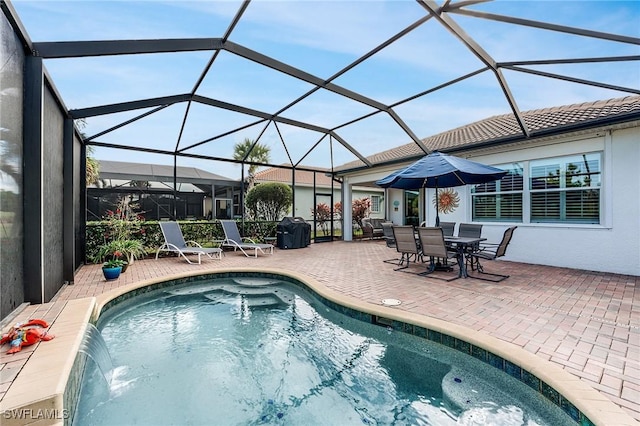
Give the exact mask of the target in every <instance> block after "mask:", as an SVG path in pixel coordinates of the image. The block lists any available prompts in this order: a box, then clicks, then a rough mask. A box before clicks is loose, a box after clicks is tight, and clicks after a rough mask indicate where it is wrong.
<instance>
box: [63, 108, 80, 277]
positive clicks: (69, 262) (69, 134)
mask: <svg viewBox="0 0 640 426" xmlns="http://www.w3.org/2000/svg"><path fill="white" fill-rule="evenodd" d="M63 126H64V127H63V133H62V137H63V162H62V174H63V181H64V185H63V189H62V191H63V192H62V216H63V218H62V277H63V279H64V280H65V281H66V282H67V283H69V284H73V281H74V279H73V276H74V272H75V253H76V248H75V240H76V238H75V232H74V230H75V226H74V223H75V214H74V213H75V209H74V206H73V198H74V196H73V195H74V194H73V189H74V187H75V185H74V179H73V170H74V168H75V167H77V165H76V164H74V163H75V162H74V158H73V157H74V156H73V119H71V118H65V119H64V125H63Z"/></svg>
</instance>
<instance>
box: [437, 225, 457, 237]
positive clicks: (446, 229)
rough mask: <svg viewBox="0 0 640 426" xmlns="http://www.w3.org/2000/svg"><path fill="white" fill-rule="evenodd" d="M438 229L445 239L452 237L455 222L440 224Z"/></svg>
mask: <svg viewBox="0 0 640 426" xmlns="http://www.w3.org/2000/svg"><path fill="white" fill-rule="evenodd" d="M440 228H442V233H443V234H444V236H445V237H453V232H454V231H455V229H456V223H455V222H440Z"/></svg>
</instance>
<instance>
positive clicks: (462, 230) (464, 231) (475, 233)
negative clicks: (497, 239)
mask: <svg viewBox="0 0 640 426" xmlns="http://www.w3.org/2000/svg"><path fill="white" fill-rule="evenodd" d="M481 236H482V225H479V224H477V223H461V224H460V225H459V226H458V237H464V238H480V237H481ZM479 247H480V244H479V243H478V244H474V245H472V246H469V247H468V248H467V251H470V252H471V251H477V250H478V249H479Z"/></svg>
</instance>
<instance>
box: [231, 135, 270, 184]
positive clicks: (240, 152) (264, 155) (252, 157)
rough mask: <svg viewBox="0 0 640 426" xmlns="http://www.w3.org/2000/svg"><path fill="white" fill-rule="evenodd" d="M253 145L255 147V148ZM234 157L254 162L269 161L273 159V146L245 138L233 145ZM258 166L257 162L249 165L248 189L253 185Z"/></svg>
mask: <svg viewBox="0 0 640 426" xmlns="http://www.w3.org/2000/svg"><path fill="white" fill-rule="evenodd" d="M254 144H255V146H254ZM251 147H253V149H252V148H251ZM247 153H248V155H247ZM245 157H246V159H245ZM233 159H234V160H238V161H242V160H244V161H249V162H253V163H268V162H269V161H271V148H269V147H268V146H266V145H263V144H260V143H256V142H255V141H253V140H251V139H248V138H245V140H244V141H242V142H239V143H237V144H235V145H234V146H233ZM258 167H260V166H259V165H257V164H250V165H249V170H248V172H249V176H247V191H248V190H250V189H251V188H252V187H253V182H254V176H255V174H256V171H257V170H258Z"/></svg>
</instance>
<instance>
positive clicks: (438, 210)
mask: <svg viewBox="0 0 640 426" xmlns="http://www.w3.org/2000/svg"><path fill="white" fill-rule="evenodd" d="M439 226H440V207H439V206H438V186H437V179H436V227H439Z"/></svg>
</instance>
